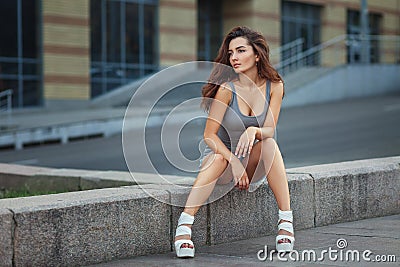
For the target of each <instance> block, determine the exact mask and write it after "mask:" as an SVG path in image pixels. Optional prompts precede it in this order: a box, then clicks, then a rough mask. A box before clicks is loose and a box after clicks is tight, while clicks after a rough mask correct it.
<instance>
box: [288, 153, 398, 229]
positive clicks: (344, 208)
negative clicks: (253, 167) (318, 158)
mask: <svg viewBox="0 0 400 267" xmlns="http://www.w3.org/2000/svg"><path fill="white" fill-rule="evenodd" d="M399 159H400V158H399V157H392V158H386V159H372V160H362V161H351V162H343V163H335V164H324V165H317V166H310V167H303V168H296V169H291V171H303V172H307V173H309V174H310V175H311V176H312V177H313V178H314V181H315V212H316V214H315V226H322V225H328V224H334V223H339V222H346V221H354V220H359V219H365V218H371V217H377V216H384V215H391V214H397V213H399V212H400V203H399V193H398V192H399V191H400V169H399V164H398V162H399V161H400V160H399Z"/></svg>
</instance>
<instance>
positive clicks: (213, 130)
mask: <svg viewBox="0 0 400 267" xmlns="http://www.w3.org/2000/svg"><path fill="white" fill-rule="evenodd" d="M227 86H228V85H227V84H226V83H224V84H222V85H220V87H219V89H218V91H217V94H216V95H215V98H214V99H213V101H212V104H211V107H210V111H209V113H208V118H207V122H206V127H205V129H204V141H205V142H206V144H207V145H208V146H209V147H210V148H211V149H212V150H213V151H214V152H215V153H218V154H221V155H222V156H223V157H224V158H225V159H226V160H227V161H228V162H231V161H232V160H233V158H236V157H234V156H233V154H232V152H231V151H230V150H229V149H228V148H227V147H226V146H225V144H224V143H223V142H222V141H221V139H220V138H219V136H218V134H217V133H218V130H219V127H220V126H221V122H222V119H223V118H224V115H225V112H226V109H227V108H228V105H229V102H230V101H231V98H232V91H231V89H229V88H228V87H227ZM236 159H237V158H236Z"/></svg>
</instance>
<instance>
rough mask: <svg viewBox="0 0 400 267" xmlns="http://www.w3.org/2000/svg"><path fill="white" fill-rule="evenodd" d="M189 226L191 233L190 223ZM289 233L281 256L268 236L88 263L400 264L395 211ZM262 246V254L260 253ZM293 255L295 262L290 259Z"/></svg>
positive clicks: (399, 231) (399, 226)
mask: <svg viewBox="0 0 400 267" xmlns="http://www.w3.org/2000/svg"><path fill="white" fill-rule="evenodd" d="M193 230H194V231H196V228H195V226H194V227H193ZM295 236H296V241H295V250H296V251H298V256H297V255H296V253H291V254H285V255H284V256H282V257H281V259H282V260H280V259H278V255H277V254H276V253H273V256H272V259H271V258H270V253H271V251H272V250H273V249H275V245H274V242H275V241H274V240H275V236H274V235H269V236H263V237H259V238H252V239H247V240H241V241H236V242H231V243H226V244H220V245H214V246H204V247H197V248H196V250H197V251H196V256H195V258H193V259H179V258H177V257H176V256H175V253H174V252H170V253H166V254H158V255H147V256H140V257H135V258H131V259H125V260H117V261H112V262H108V263H102V264H98V265H93V266H102V267H106V266H121V267H122V266H310V265H311V266H400V214H398V215H392V216H386V217H379V218H372V219H365V220H360V221H354V222H346V223H340V224H333V225H328V226H323V227H316V228H312V229H306V230H298V231H296V232H295ZM265 246H267V251H268V256H267V257H265V254H264V252H263V251H265ZM260 250H261V251H262V252H261V253H260V254H259V257H260V259H258V256H257V254H258V253H259V251H260ZM323 250H326V252H325V253H323ZM312 251H315V255H316V260H315V261H314V260H313V252H312ZM303 255H304V256H303ZM309 255H310V258H309ZM321 255H323V256H321ZM357 255H359V261H357ZM363 255H364V256H363ZM391 255H394V256H391ZM297 257H298V260H292V259H296V258H297ZM303 259H304V260H303ZM318 259H323V260H318ZM346 259H348V260H346ZM284 260H286V261H284ZM383 260H385V261H386V262H382V261H383ZM378 261H380V262H378Z"/></svg>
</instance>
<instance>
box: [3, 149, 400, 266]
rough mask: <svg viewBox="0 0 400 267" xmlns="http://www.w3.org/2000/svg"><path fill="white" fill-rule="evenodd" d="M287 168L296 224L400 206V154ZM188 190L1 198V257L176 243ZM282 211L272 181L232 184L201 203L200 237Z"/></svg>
mask: <svg viewBox="0 0 400 267" xmlns="http://www.w3.org/2000/svg"><path fill="white" fill-rule="evenodd" d="M25 171H26V170H25ZM41 171H49V170H45V169H42V170H41ZM287 171H288V179H289V187H290V192H291V202H292V209H293V210H294V217H295V229H306V228H311V227H315V226H320V225H326V224H331V223H338V222H345V221H352V220H358V219H363V218H371V217H377V216H384V215H391V214H399V213H400V199H399V193H398V192H400V157H391V158H383V159H373V160H362V161H352V162H344V163H337V164H327V165H319V166H310V167H303V168H295V169H288V170H287ZM23 172H24V171H21V173H23ZM54 172H57V171H54ZM66 172H67V170H62V171H60V175H61V174H62V175H66ZM72 173H74V171H72ZM75 174H76V175H77V174H78V173H77V172H76V173H75ZM137 175H139V174H137ZM72 176H73V175H72ZM144 176H146V175H144ZM93 177H95V176H93ZM147 178H148V177H147ZM154 181H158V179H157V178H154ZM216 190H220V188H216ZM189 192H190V188H189V187H181V188H177V187H175V186H171V185H166V184H148V185H142V186H137V185H136V186H124V187H119V188H108V189H98V190H89V191H84V192H72V193H63V194H56V195H46V196H36V197H27V198H17V199H3V200H0V219H1V220H0V230H1V231H0V241H1V243H0V251H1V252H0V265H5V266H11V265H17V266H19V265H21V266H25V265H34V266H42V265H51V266H53V265H57V266H74V265H86V264H92V263H97V262H104V261H110V260H114V259H121V258H127V257H133V256H138V255H144V254H152V253H163V252H168V251H171V249H172V246H173V236H174V232H175V228H176V223H177V220H178V217H179V215H180V212H181V211H182V208H180V207H175V206H171V205H169V204H166V203H170V202H172V203H174V204H177V205H182V204H183V203H184V202H185V201H186V198H187V196H188V194H189ZM150 195H151V196H155V197H156V198H153V197H151V196H150ZM156 199H157V200H156ZM277 219H278V218H277V205H276V202H275V198H274V196H273V194H272V191H271V190H270V188H269V186H268V185H267V184H263V185H261V187H260V188H259V189H258V190H256V191H255V192H253V193H249V192H242V191H239V190H236V189H233V190H231V191H230V192H229V193H228V194H226V195H225V196H223V197H222V198H221V199H219V200H217V201H215V202H213V203H211V204H208V205H205V206H203V207H202V208H201V209H200V211H199V213H198V214H197V216H196V218H195V225H194V228H193V240H194V242H195V243H196V245H198V246H201V245H205V244H218V243H223V242H230V241H233V240H239V239H245V238H250V237H257V236H262V235H267V234H273V233H276V223H277Z"/></svg>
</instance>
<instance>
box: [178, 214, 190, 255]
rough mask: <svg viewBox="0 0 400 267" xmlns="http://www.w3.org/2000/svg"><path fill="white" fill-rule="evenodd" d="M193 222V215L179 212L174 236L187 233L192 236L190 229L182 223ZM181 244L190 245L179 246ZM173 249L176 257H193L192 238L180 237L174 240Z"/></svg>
mask: <svg viewBox="0 0 400 267" xmlns="http://www.w3.org/2000/svg"><path fill="white" fill-rule="evenodd" d="M193 222H194V216H191V215H189V214H187V213H185V212H182V213H181V216H180V217H179V220H178V227H177V228H176V233H175V237H177V236H182V235H189V236H190V237H192V229H190V228H189V227H187V226H186V225H183V224H193ZM183 244H189V245H191V246H192V248H190V247H185V248H182V247H181V246H182V245H183ZM175 251H176V256H177V257H178V258H193V257H194V244H193V242H192V240H190V239H180V240H176V241H175Z"/></svg>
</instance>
